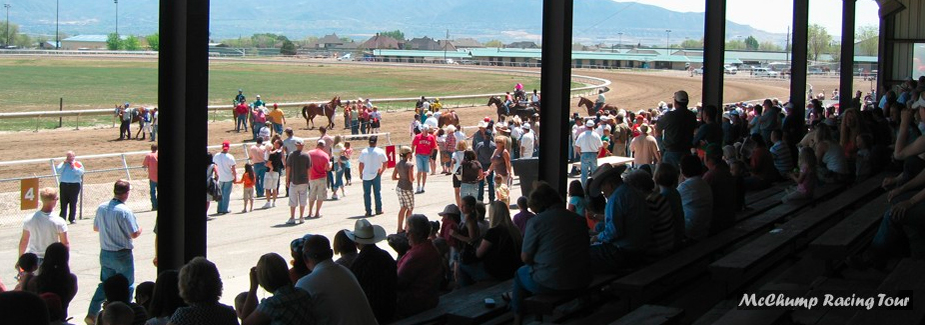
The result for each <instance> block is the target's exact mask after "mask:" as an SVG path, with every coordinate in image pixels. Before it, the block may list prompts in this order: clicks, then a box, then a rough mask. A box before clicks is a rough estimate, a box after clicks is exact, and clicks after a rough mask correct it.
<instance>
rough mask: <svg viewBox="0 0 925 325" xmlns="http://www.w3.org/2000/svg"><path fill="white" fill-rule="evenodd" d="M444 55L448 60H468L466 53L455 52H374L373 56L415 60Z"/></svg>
mask: <svg viewBox="0 0 925 325" xmlns="http://www.w3.org/2000/svg"><path fill="white" fill-rule="evenodd" d="M444 53H446V57H448V58H454V59H455V58H463V59H465V58H470V57H471V56H469V54H468V53H464V52H456V51H446V52H444V51H419V50H374V51H373V55H375V56H397V57H415V58H438V57H439V58H442V57H443V56H444Z"/></svg>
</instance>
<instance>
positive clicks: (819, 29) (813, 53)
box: [806, 24, 832, 61]
mask: <svg viewBox="0 0 925 325" xmlns="http://www.w3.org/2000/svg"><path fill="white" fill-rule="evenodd" d="M807 34H808V35H807V38H806V39H807V44H806V46H807V50H808V52H809V53H808V54H809V59H810V60H813V61H818V60H819V55H820V54H825V51H826V50H828V49H829V45H831V44H832V35H829V32H828V31H827V30H826V29H825V27H823V26H822V25H819V24H812V25H809V30H808V31H807Z"/></svg>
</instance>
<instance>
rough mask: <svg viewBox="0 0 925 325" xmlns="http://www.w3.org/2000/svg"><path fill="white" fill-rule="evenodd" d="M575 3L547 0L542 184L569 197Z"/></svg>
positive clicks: (544, 29)
mask: <svg viewBox="0 0 925 325" xmlns="http://www.w3.org/2000/svg"><path fill="white" fill-rule="evenodd" d="M572 6H573V3H572V0H543V63H542V64H543V66H542V68H541V72H542V75H541V81H542V82H543V84H542V86H541V87H542V91H543V109H542V110H540V120H541V121H542V122H541V123H540V155H539V160H540V161H539V169H540V171H539V173H540V174H539V180H542V181H546V182H548V183H549V184H550V185H552V187H553V188H555V189H557V190H558V191H559V194H561V195H562V196H563V197H564V196H565V194H566V186H567V185H568V184H567V182H568V178H567V177H568V176H567V175H566V173H567V170H566V165H568V157H567V156H568V146H570V145H571V144H570V143H569V142H568V138H569V137H568V136H567V134H568V132H569V131H570V130H569V125H568V113H569V108H570V105H569V99H570V93H569V89H570V88H571V87H570V86H571V74H572V69H571V61H572Z"/></svg>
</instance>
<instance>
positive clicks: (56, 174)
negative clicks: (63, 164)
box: [48, 158, 58, 184]
mask: <svg viewBox="0 0 925 325" xmlns="http://www.w3.org/2000/svg"><path fill="white" fill-rule="evenodd" d="M48 163H49V164H51V175H53V176H54V177H55V184H58V169H57V168H55V159H54V158H52V159H48Z"/></svg>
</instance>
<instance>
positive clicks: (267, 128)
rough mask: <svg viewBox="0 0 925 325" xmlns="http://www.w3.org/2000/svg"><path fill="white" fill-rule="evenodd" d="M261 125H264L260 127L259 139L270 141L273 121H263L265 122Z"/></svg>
mask: <svg viewBox="0 0 925 325" xmlns="http://www.w3.org/2000/svg"><path fill="white" fill-rule="evenodd" d="M261 125H263V126H262V127H260V130H259V131H257V139H263V141H269V140H270V134H272V133H273V123H271V122H270V121H266V122H263V124H261ZM255 140H256V139H255Z"/></svg>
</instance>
